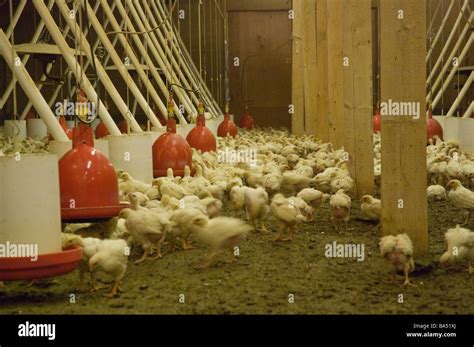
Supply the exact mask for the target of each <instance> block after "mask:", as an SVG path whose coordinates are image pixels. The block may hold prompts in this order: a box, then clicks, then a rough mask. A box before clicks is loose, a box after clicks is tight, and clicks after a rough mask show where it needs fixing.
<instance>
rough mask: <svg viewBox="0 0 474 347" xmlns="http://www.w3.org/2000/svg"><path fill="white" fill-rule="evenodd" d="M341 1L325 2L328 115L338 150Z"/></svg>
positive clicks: (341, 124)
mask: <svg viewBox="0 0 474 347" xmlns="http://www.w3.org/2000/svg"><path fill="white" fill-rule="evenodd" d="M342 15H343V10H342V0H329V1H328V2H327V38H328V100H329V107H328V114H329V135H330V141H331V143H332V144H333V145H334V146H335V147H336V148H339V147H341V146H343V145H344V136H345V127H344V115H343V112H344V104H343V102H344V100H343V76H342V67H343V65H342V48H343V43H342V40H343V33H342Z"/></svg>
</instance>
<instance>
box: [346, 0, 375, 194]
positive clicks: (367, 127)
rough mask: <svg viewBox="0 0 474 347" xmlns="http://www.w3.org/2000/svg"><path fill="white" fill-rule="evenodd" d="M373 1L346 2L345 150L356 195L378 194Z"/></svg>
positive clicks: (352, 0)
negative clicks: (374, 118)
mask: <svg viewBox="0 0 474 347" xmlns="http://www.w3.org/2000/svg"><path fill="white" fill-rule="evenodd" d="M370 7H371V0H343V8H344V17H343V32H344V48H343V77H344V113H343V114H344V125H345V136H344V148H345V149H346V151H347V152H348V153H349V161H348V168H349V171H350V173H351V176H352V177H353V178H354V180H355V188H356V189H355V192H354V193H355V195H356V196H357V197H359V198H360V197H362V196H363V195H365V194H372V193H373V191H374V160H373V140H372V126H371V124H372V122H371V120H372V30H371V25H372V23H371V21H370V20H367V18H369V19H370V17H371V8H370Z"/></svg>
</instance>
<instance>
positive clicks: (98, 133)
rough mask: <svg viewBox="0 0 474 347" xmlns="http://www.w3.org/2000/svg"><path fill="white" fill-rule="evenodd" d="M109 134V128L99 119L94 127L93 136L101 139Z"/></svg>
mask: <svg viewBox="0 0 474 347" xmlns="http://www.w3.org/2000/svg"><path fill="white" fill-rule="evenodd" d="M109 135H110V133H109V130H108V129H107V127H106V126H105V124H104V122H103V121H100V123H99V124H98V125H97V128H95V137H96V138H98V139H101V138H103V137H106V136H109Z"/></svg>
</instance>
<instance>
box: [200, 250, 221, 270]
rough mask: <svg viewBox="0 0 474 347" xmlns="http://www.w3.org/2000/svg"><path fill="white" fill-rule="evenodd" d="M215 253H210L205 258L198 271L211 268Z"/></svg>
mask: <svg viewBox="0 0 474 347" xmlns="http://www.w3.org/2000/svg"><path fill="white" fill-rule="evenodd" d="M216 255H217V252H216V251H211V253H209V255H208V256H207V257H206V259H205V261H204V262H203V263H202V264H201V265H199V266H198V268H199V269H205V268H208V267H209V266H211V264H212V262H213V261H214V258H215V257H216Z"/></svg>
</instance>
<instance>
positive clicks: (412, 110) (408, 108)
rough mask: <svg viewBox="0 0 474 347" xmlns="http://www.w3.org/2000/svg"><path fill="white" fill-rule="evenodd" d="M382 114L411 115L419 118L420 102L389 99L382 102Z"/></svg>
mask: <svg viewBox="0 0 474 347" xmlns="http://www.w3.org/2000/svg"><path fill="white" fill-rule="evenodd" d="M380 114H381V115H382V116H411V117H413V119H419V118H420V103H419V102H410V101H393V100H392V99H388V101H383V102H381V103H380Z"/></svg>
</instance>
